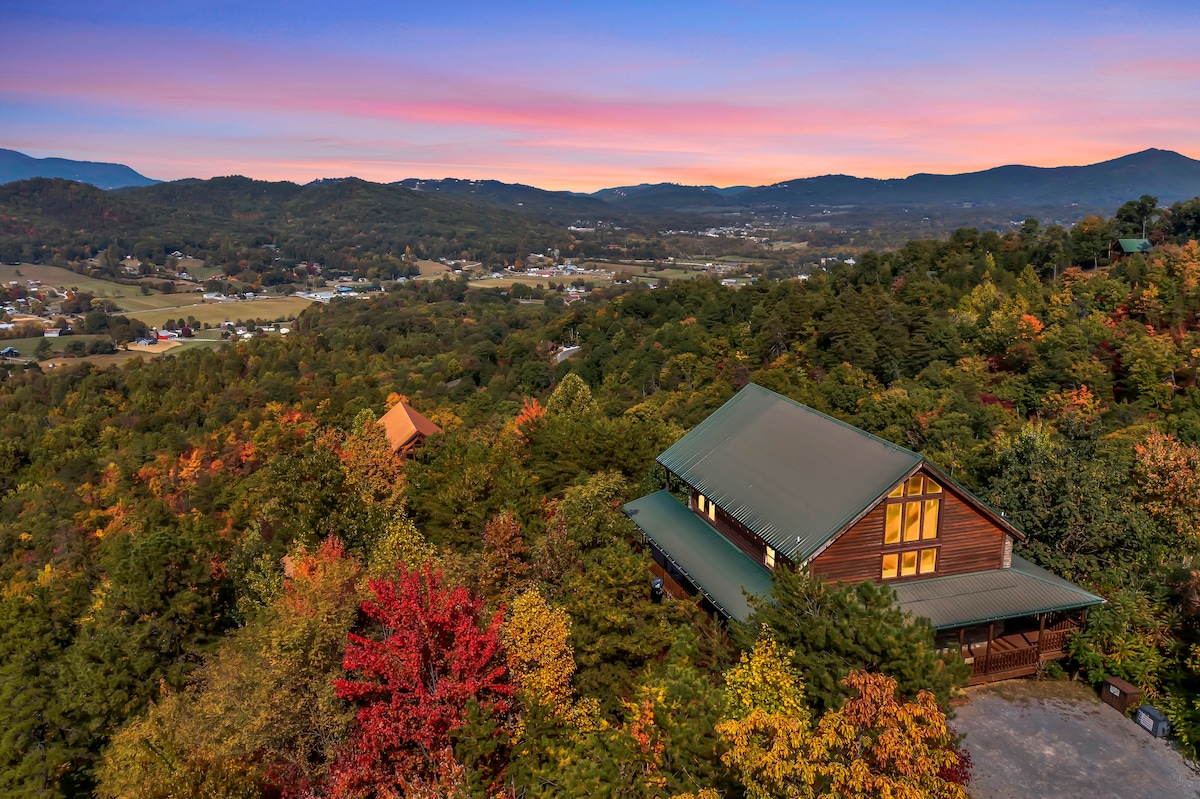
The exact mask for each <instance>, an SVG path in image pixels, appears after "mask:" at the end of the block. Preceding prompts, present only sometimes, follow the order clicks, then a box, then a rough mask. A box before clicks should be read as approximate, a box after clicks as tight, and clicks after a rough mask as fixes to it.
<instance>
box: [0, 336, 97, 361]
mask: <svg viewBox="0 0 1200 799" xmlns="http://www.w3.org/2000/svg"><path fill="white" fill-rule="evenodd" d="M100 339H108V336H88V335H79V336H60V337H58V338H46V337H45V336H29V337H28V338H6V339H0V350H2V349H4V348H5V347H16V349H17V350H18V351H19V352H20V353H21V354H22V355H24V356H25V357H26V358H32V357H33V351H34V350H35V349H37V346H38V344H40V343H41V342H42V341H48V342H49V343H50V346H51V347H52V348H53V349H55V350H60V351H61V350H62V349H63V348H65V347H66V346H67V345H68V344H70V343H71V342H72V341H89V342H90V341H99V340H100Z"/></svg>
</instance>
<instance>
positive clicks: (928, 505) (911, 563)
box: [880, 474, 943, 580]
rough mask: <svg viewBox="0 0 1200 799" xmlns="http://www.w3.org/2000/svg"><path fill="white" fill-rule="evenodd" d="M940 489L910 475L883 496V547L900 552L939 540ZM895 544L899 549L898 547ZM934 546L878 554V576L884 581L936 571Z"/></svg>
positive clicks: (934, 484) (927, 479) (927, 480)
mask: <svg viewBox="0 0 1200 799" xmlns="http://www.w3.org/2000/svg"><path fill="white" fill-rule="evenodd" d="M942 492H943V488H942V487H941V486H940V485H938V484H937V483H935V482H934V481H933V480H930V479H929V478H927V477H925V476H924V475H919V474H918V475H913V476H912V477H910V478H908V479H907V480H905V481H904V482H902V483H900V484H899V485H898V486H896V487H895V488H893V489H892V490H891V491H890V492H889V493H888V495H887V500H886V501H885V503H884V524H883V545H884V546H885V547H888V548H892V547H896V548H897V549H900V550H903V549H904V546H903V545H909V546H911V545H912V544H914V543H918V542H921V541H930V542H936V541H937V539H938V538H939V524H940V522H941V510H942V499H941V496H940V495H941V494H942ZM898 545H899V546H898ZM937 560H938V551H937V548H936V547H933V548H925V549H909V550H908V551H899V552H885V553H883V554H882V562H881V567H880V575H881V576H882V579H884V580H887V579H891V578H895V577H913V576H916V575H918V574H920V575H927V574H934V573H936V572H937Z"/></svg>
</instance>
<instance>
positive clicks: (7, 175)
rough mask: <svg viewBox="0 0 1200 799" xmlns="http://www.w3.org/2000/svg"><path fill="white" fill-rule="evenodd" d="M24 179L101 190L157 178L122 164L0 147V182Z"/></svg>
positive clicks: (153, 181) (134, 184)
mask: <svg viewBox="0 0 1200 799" xmlns="http://www.w3.org/2000/svg"><path fill="white" fill-rule="evenodd" d="M27 178H66V179H67V180H77V181H79V182H80V183H90V184H92V185H93V186H98V187H99V188H101V189H120V188H124V187H126V186H152V185H154V184H155V183H158V182H159V181H157V180H154V179H152V178H148V177H146V176H145V175H141V174H138V173H137V172H134V171H133V170H132V169H130V168H129V167H127V166H125V165H124V164H104V163H100V162H98V161H72V160H70V159H69V158H33V157H31V156H28V155H25V154H24V153H19V152H17V151H16V150H5V149H3V148H0V184H4V183H11V182H12V181H14V180H25V179H27Z"/></svg>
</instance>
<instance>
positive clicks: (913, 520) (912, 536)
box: [904, 501, 921, 541]
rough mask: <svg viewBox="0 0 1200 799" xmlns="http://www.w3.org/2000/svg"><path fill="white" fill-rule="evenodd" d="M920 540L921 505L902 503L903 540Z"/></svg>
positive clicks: (917, 503)
mask: <svg viewBox="0 0 1200 799" xmlns="http://www.w3.org/2000/svg"><path fill="white" fill-rule="evenodd" d="M920 539H921V503H920V502H919V501H918V502H905V503H904V540H905V541H919V540H920Z"/></svg>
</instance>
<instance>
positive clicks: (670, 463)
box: [658, 383, 923, 562]
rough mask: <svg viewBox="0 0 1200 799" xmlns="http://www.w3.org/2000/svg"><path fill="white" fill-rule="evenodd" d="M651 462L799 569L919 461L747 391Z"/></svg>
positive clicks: (764, 393)
mask: <svg viewBox="0 0 1200 799" xmlns="http://www.w3.org/2000/svg"><path fill="white" fill-rule="evenodd" d="M658 462H659V463H661V464H662V465H663V466H664V467H666V468H667V469H668V470H669V471H671V472H672V473H674V474H676V475H678V476H679V477H680V478H682V479H683V480H684V481H685V482H687V483H688V484H689V485H691V486H693V487H695V488H696V489H697V490H698V491H700V492H701V493H702V494H704V496H706V497H708V498H709V499H711V500H712V501H713V502H715V503H716V505H717V507H719V508H721V509H722V510H724V511H725V512H726V513H728V514H730V515H731V516H733V517H734V518H735V519H737V520H738V521H739V522H741V523H742V524H744V525H746V527H747V528H749V529H750V530H751V531H752V532H754V533H755V534H756V535H758V536H759V537H760V538H762V539H763V540H764V541H766V542H767V543H768V544H769V545H770V546H771V547H772V548H774V549H775V550H776V551H778V552H780V553H782V554H783V555H784V556H786V557H787V558H789V559H790V560H792V561H793V562H799V561H802V560H804V559H805V558H807V557H809V556H810V555H812V554H813V553H814V552H816V551H817V549H819V548H820V547H821V546H822V545H823V544H824V543H825V542H826V541H828V540H829V539H830V538H832V537H833V536H834V535H836V534H837V533H838V532H839V531H841V530H842V529H843V528H845V527H846V525H848V524H849V523H851V522H852V521H853V520H854V519H855V518H856V517H858V516H859V515H861V514H862V513H863V512H865V511H866V510H867V509H868V508H870V507H871V506H872V505H874V504H875V502H877V501H878V500H879V499H880V498H881V497H882V496H883V495H884V494H885V493H887V492H888V491H890V490H891V489H892V487H893V486H895V485H896V484H897V483H898V482H900V480H901V479H903V478H904V477H906V476H907V475H908V474H909V473H911V472H912V471H914V470H915V469H916V468H917V467H919V466H920V465H921V463H922V462H923V459H922V458H921V456H920V455H917V454H916V453H915V452H911V451H909V450H907V449H904V448H903V447H898V446H896V445H895V444H892V443H891V442H888V441H884V440H883V439H881V438H877V437H875V436H873V435H871V434H870V433H867V432H865V431H863V430H859V429H858V428H856V427H851V426H850V425H848V424H846V423H844V422H841V421H838V420H837V419H834V418H833V417H831V416H826V415H825V414H823V413H821V412H820V411H816V410H813V409H812V408H809V407H808V406H807V405H801V404H800V403H798V402H795V401H794V400H790V399H788V398H787V397H784V396H782V395H780V394H776V393H775V392H773V391H769V390H767V389H765V388H763V387H761V386H758V385H755V384H753V383H751V384H750V385H748V386H746V387H745V388H743V389H742V390H741V391H739V392H738V393H737V394H736V395H735V396H734V397H733V398H732V399H731V400H729V401H728V402H726V403H725V404H724V405H722V406H721V407H720V408H719V409H718V410H717V411H716V412H715V413H713V414H712V415H711V416H709V417H708V418H707V419H705V420H704V421H703V422H701V423H700V424H699V425H697V426H696V427H695V428H694V429H693V430H692V431H691V432H690V433H688V434H687V435H686V436H684V437H683V438H681V439H680V440H679V441H678V442H676V443H675V444H674V445H673V446H671V447H670V448H669V449H668V450H667V451H666V452H664V453H663V454H662V455H660V456H659V457H658Z"/></svg>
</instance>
